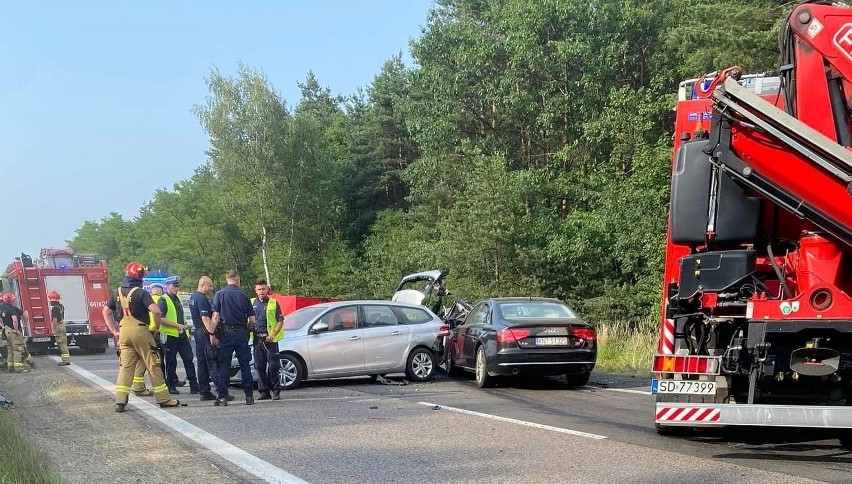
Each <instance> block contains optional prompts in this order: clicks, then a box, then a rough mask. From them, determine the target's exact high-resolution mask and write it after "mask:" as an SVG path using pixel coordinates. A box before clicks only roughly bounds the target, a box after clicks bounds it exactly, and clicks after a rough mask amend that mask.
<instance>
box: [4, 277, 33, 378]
mask: <svg viewBox="0 0 852 484" xmlns="http://www.w3.org/2000/svg"><path fill="white" fill-rule="evenodd" d="M22 316H23V312H21V309H20V308H18V307H17V306H15V295H14V294H12V293H11V292H7V293H6V294H4V295H3V304H2V305H0V320H2V321H3V326H4V328H5V329H4V330H3V334H4V335H5V336H6V341H8V343H9V354H8V357H7V359H6V366H7V368H8V369H9V371H11V372H18V373H26V372H28V371H30V370H29V369H28V368H26V367H25V366H24V363H28V364H29V365H30V366H32V367H35V363H33V361H32V356H30V355H29V354H28V353H27V342H26V340H24V335H23V333H22V330H21V328H22V325H23V320H22V319H21V317H22Z"/></svg>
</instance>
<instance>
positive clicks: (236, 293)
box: [210, 271, 254, 406]
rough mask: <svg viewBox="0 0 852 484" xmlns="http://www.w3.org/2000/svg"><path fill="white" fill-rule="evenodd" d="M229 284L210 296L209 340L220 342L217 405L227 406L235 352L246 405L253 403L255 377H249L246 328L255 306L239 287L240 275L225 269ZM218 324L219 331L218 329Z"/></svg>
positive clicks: (251, 319) (249, 324) (247, 328)
mask: <svg viewBox="0 0 852 484" xmlns="http://www.w3.org/2000/svg"><path fill="white" fill-rule="evenodd" d="M225 280H226V281H228V285H227V286H225V287H223V288H222V289H220V290H219V291H217V292H216V295H215V296H213V318H212V320H213V330H214V332H215V333H216V334H214V335H211V336H210V337H211V342H213V341H214V339H215V338H218V342H219V382H218V383H217V384H216V393H217V394H218V398H217V399H216V401H215V402H214V403H213V404H214V405H216V406H220V405H222V406H226V405H228V384H229V382H230V371H228V370H229V369H230V368H231V356H232V355H233V354H234V353H236V354H237V361H239V363H240V374H241V376H242V384H243V392H245V394H246V405H254V388H253V387H254V379H253V378H252V376H251V368H250V367H249V361H251V350H250V349H249V329H250V328H253V327H254V308H252V306H251V301H250V300H249V297H248V296H247V295H246V293H244V292H243V291H242V290H241V289H240V274H239V273H238V272H237V271H228V273H227V274H226V275H225ZM220 326H221V330H220Z"/></svg>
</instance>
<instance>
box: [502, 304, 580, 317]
mask: <svg viewBox="0 0 852 484" xmlns="http://www.w3.org/2000/svg"><path fill="white" fill-rule="evenodd" d="M497 307H498V308H500V312H501V313H502V314H503V318H504V319H510V320H511V319H525V318H542V319H564V318H576V317H577V315H576V314H574V311H572V310H571V308H569V307H568V306H566V305H564V304H562V303H559V302H552V301H511V302H500V303H497Z"/></svg>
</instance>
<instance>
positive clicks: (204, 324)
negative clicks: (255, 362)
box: [189, 276, 219, 401]
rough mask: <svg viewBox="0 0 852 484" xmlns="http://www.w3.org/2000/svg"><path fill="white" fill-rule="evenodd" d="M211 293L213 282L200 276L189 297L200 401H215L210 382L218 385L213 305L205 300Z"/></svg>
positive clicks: (217, 349)
mask: <svg viewBox="0 0 852 484" xmlns="http://www.w3.org/2000/svg"><path fill="white" fill-rule="evenodd" d="M212 293H213V280H212V279H210V278H209V277H207V276H202V277H201V278H200V279H199V280H198V290H196V291H195V292H193V293H192V295H190V296H189V314H190V316H191V317H192V324H193V326H195V332H194V333H193V336H194V338H195V357H196V358H197V361H198V363H197V364H196V365H197V367H198V391H199V392H201V400H202V401H204V400H216V396H215V395H213V392H212V391H211V389H210V382H211V381H212V382H213V384H214V385H218V384H219V361H218V355H217V352H218V351H219V348H218V346H213V344H212V342H211V341H210V340H211V338H210V336H211V335H213V337H214V338H215V334H214V328H213V321H212V320H211V319H210V317H211V316H212V315H213V305H211V304H210V300H209V299H207V296H208V295H209V294H212ZM216 344H217V345H218V340H216Z"/></svg>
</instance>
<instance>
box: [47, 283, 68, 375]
mask: <svg viewBox="0 0 852 484" xmlns="http://www.w3.org/2000/svg"><path fill="white" fill-rule="evenodd" d="M60 299H62V296H60V295H59V293H58V292H56V291H50V293H49V294H48V295H47V300H48V301H50V323H51V326H53V336H54V337H55V338H56V346H58V347H59V357H60V358H61V359H62V361H60V362H59V366H65V365H70V364H71V353H69V352H68V334H67V333H66V332H65V306H63V305H62V303H61V302H59V300H60Z"/></svg>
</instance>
